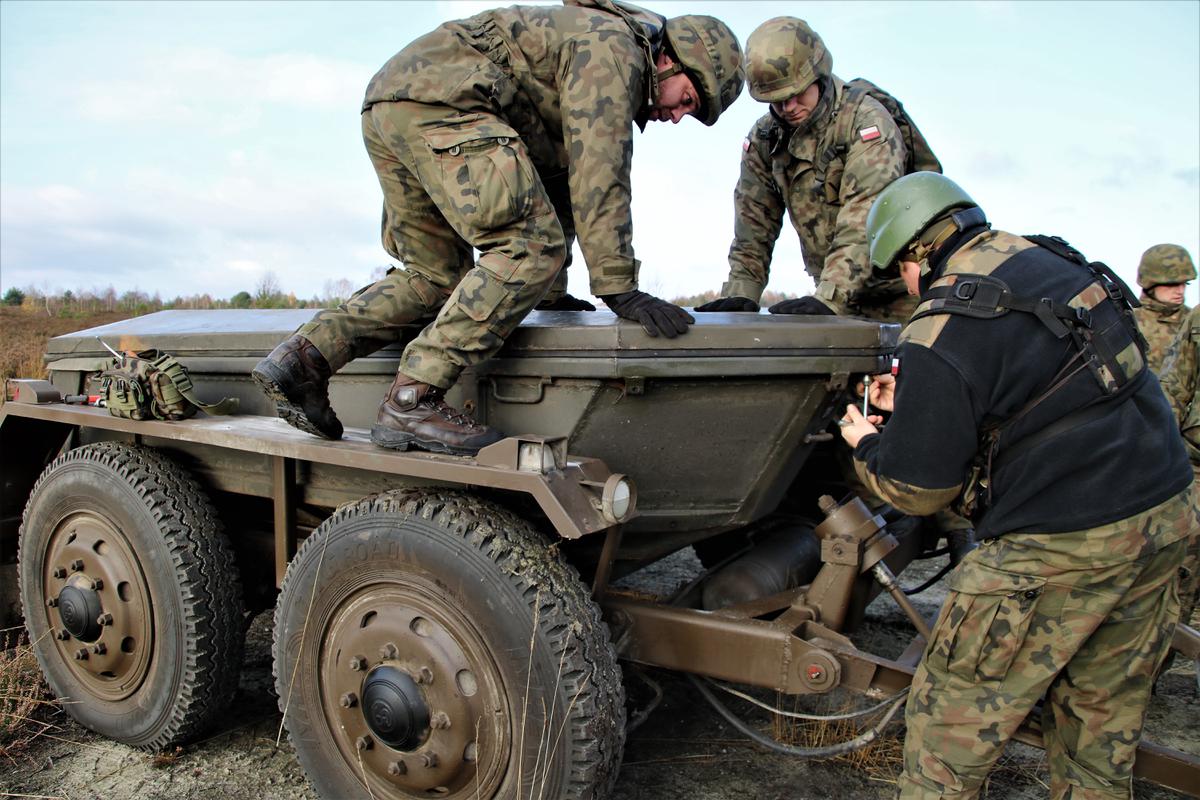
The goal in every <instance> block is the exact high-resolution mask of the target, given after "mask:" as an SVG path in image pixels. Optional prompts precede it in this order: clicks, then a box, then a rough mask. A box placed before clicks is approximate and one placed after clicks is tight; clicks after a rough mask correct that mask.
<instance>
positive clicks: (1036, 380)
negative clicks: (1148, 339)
mask: <svg viewBox="0 0 1200 800" xmlns="http://www.w3.org/2000/svg"><path fill="white" fill-rule="evenodd" d="M930 267H931V269H932V271H931V273H930V275H929V276H928V277H922V285H921V289H922V304H921V306H920V307H919V308H918V314H919V313H920V312H921V311H924V310H932V309H933V303H934V302H935V301H934V300H933V299H932V298H933V297H934V296H935V295H936V292H933V290H934V289H936V288H938V287H943V286H952V285H954V284H955V283H956V282H958V281H959V280H965V279H966V278H965V277H964V276H971V275H981V276H983V275H986V276H990V277H991V278H995V279H997V280H1000V281H1003V282H1004V283H1005V284H1007V285H1008V286H1009V287H1010V289H1011V291H1012V293H1013V294H1014V295H1016V296H1018V297H1036V298H1042V297H1049V298H1051V299H1053V300H1055V301H1057V302H1059V303H1063V304H1066V305H1069V306H1072V307H1076V308H1086V309H1088V310H1089V312H1090V314H1091V316H1092V317H1093V318H1094V319H1095V321H1096V324H1097V326H1098V327H1099V326H1101V325H1103V326H1106V327H1107V326H1109V325H1110V324H1111V323H1112V322H1113V321H1114V320H1116V319H1118V318H1119V317H1118V316H1117V315H1118V314H1119V313H1120V311H1119V309H1118V308H1117V307H1116V305H1115V304H1114V303H1112V301H1110V300H1108V296H1107V294H1106V293H1105V292H1104V290H1103V289H1102V288H1100V285H1099V283H1097V281H1096V279H1095V278H1094V276H1093V275H1092V273H1091V272H1090V271H1089V270H1088V269H1087V268H1086V267H1084V266H1082V265H1080V264H1077V263H1075V262H1072V261H1069V260H1067V259H1065V258H1062V257H1060V256H1059V255H1056V254H1055V253H1053V252H1051V251H1050V250H1048V249H1046V248H1044V247H1039V246H1037V245H1035V244H1034V243H1033V242H1031V241H1029V240H1028V239H1025V238H1022V237H1019V236H1014V235H1013V234H1010V233H1005V232H1003V231H989V230H985V229H984V228H983V227H982V226H980V227H979V228H974V229H969V230H967V231H964V232H962V233H959V234H956V235H955V236H954V237H952V238H951V239H950V240H949V241H948V242H947V243H946V245H944V246H943V249H942V250H941V251H939V252H938V253H937V254H935V255H934V256H933V257H932V258H931V259H930ZM1105 304H1107V306H1105ZM1132 336H1133V331H1132V330H1131V329H1126V334H1125V336H1124V339H1125V341H1126V342H1127V345H1126V346H1125V347H1123V348H1120V349H1119V350H1116V352H1118V353H1123V352H1125V351H1126V350H1128V351H1129V352H1130V353H1137V348H1136V346H1135V345H1134V342H1133V339H1132ZM1108 344H1110V345H1111V346H1112V347H1113V348H1114V349H1116V348H1117V347H1118V345H1117V344H1116V343H1115V340H1114V341H1110V342H1109V343H1108ZM896 357H897V359H898V360H899V361H898V374H897V377H896V394H895V400H894V409H895V410H894V411H893V413H892V415H891V419H889V420H888V423H887V426H886V427H885V428H884V430H883V431H882V432H881V433H879V434H872V435H868V436H864V437H863V438H862V439H861V440H860V441H859V443H858V446H857V447H856V448H855V450H854V467H855V472H856V473H857V474H858V475H859V477H860V478H861V479H862V480H863V482H864V483H865V484H866V485H867V487H868V488H869V489H871V490H872V491H874V492H875V493H876V494H878V495H879V496H880V497H882V498H883V499H885V500H886V501H888V502H889V503H891V504H892V505H893V506H895V507H896V508H898V509H900V510H901V511H904V512H906V513H909V514H919V515H925V514H930V513H933V512H934V511H937V510H938V509H940V508H942V507H945V506H947V505H949V504H950V503H951V502H952V501H954V499H955V498H956V497H957V496H958V494H959V492H960V490H961V489H962V488H963V486H964V484H972V483H973V481H972V480H971V478H972V469H973V467H974V466H976V465H977V464H978V463H979V462H978V461H977V460H976V455H977V454H978V453H979V451H980V442H981V438H982V436H983V434H984V431H985V430H987V429H988V427H990V425H992V424H993V423H996V422H999V421H1002V420H1004V421H1008V420H1011V424H1009V425H1007V426H1006V427H1005V428H1004V429H1003V433H1002V435H1001V437H1000V440H999V446H998V448H997V449H996V450H995V451H994V455H995V457H996V459H995V462H994V464H993V467H992V471H991V481H990V504H989V505H987V506H986V507H985V508H984V509H983V510H982V513H981V514H980V515H979V516H978V517H977V518H976V519H975V522H976V528H975V530H976V535H977V537H979V538H980V539H987V538H992V537H995V536H1000V535H1003V534H1006V533H1012V532H1022V533H1055V532H1067V531H1076V530H1083V529H1085V528H1093V527H1096V526H1099V525H1107V524H1109V523H1112V522H1116V521H1118V520H1122V519H1126V518H1128V517H1130V516H1132V515H1133V514H1136V513H1138V512H1141V511H1145V510H1147V509H1150V508H1153V507H1154V506H1156V505H1158V504H1159V503H1162V502H1165V501H1166V500H1168V499H1169V498H1171V497H1173V496H1174V495H1176V494H1178V493H1180V492H1182V491H1184V490H1185V489H1186V488H1187V487H1188V486H1189V485H1190V484H1191V482H1192V471H1191V470H1190V469H1189V468H1188V464H1187V455H1186V453H1185V452H1184V448H1183V445H1182V443H1181V442H1180V440H1179V435H1178V433H1177V432H1176V426H1175V421H1174V419H1173V418H1172V416H1171V410H1170V408H1169V407H1168V406H1167V401H1166V400H1165V399H1164V398H1163V396H1162V392H1161V390H1160V389H1159V388H1158V385H1157V382H1156V381H1155V380H1154V377H1153V376H1152V375H1150V374H1149V372H1147V371H1146V370H1144V369H1143V368H1142V364H1143V362H1142V361H1141V358H1140V356H1138V357H1136V358H1134V359H1133V360H1132V361H1131V362H1130V363H1129V370H1130V373H1131V375H1130V376H1129V377H1130V378H1131V380H1132V381H1133V382H1132V383H1131V384H1130V387H1131V388H1130V391H1129V392H1126V393H1124V394H1107V393H1106V391H1105V389H1104V388H1103V387H1102V386H1101V383H1100V381H1099V380H1097V378H1096V377H1094V376H1093V374H1092V372H1091V371H1090V370H1087V369H1083V370H1076V371H1075V372H1074V373H1073V374H1071V375H1070V376H1069V377H1068V378H1067V379H1066V381H1065V382H1064V383H1062V386H1061V388H1060V389H1058V390H1055V391H1053V392H1051V393H1048V394H1047V393H1046V391H1047V389H1048V387H1050V386H1052V385H1054V384H1055V383H1057V382H1058V381H1059V380H1060V379H1061V378H1062V376H1063V374H1064V365H1065V366H1066V367H1067V368H1068V369H1069V368H1070V365H1071V364H1072V363H1074V362H1075V361H1077V357H1076V351H1075V350H1074V348H1068V349H1066V350H1064V348H1063V342H1062V340H1061V339H1059V338H1058V337H1057V335H1056V334H1055V333H1053V332H1051V330H1050V329H1049V328H1048V327H1047V326H1046V324H1045V323H1043V322H1042V321H1041V320H1040V319H1039V318H1038V317H1036V316H1035V315H1034V314H1032V313H1017V312H1010V313H1006V314H1004V315H1002V316H1000V317H997V318H995V319H975V318H971V317H967V316H960V315H950V314H932V315H930V316H924V317H919V318H914V320H913V321H912V322H911V323H909V325H908V326H907V327H906V328H905V329H904V331H903V332H902V333H901V338H900V344H899V346H898V347H897V349H896ZM1119 358H1120V356H1118V359H1119ZM1039 397H1040V398H1041V399H1040V401H1039V402H1037V403H1036V404H1035V405H1032V406H1030V403H1031V401H1032V400H1034V399H1037V398H1039ZM1106 397H1108V398H1113V399H1112V400H1111V401H1108V403H1107V405H1106V404H1105V400H1106ZM1089 407H1096V408H1101V409H1104V413H1103V415H1102V416H1100V417H1099V418H1098V419H1095V420H1090V421H1088V422H1086V423H1081V424H1074V425H1068V426H1065V427H1056V426H1055V423H1057V422H1058V421H1060V420H1063V419H1066V418H1069V415H1071V414H1074V413H1075V412H1077V411H1079V410H1080V409H1084V408H1089ZM1039 434H1040V435H1039ZM1018 444H1019V446H1017V445H1018ZM1162 544H1165V542H1163V543H1162Z"/></svg>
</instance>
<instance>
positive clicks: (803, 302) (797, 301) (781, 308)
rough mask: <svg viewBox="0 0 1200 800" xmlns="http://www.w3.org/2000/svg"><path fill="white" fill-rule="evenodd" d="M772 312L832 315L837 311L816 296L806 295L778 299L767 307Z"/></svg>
mask: <svg viewBox="0 0 1200 800" xmlns="http://www.w3.org/2000/svg"><path fill="white" fill-rule="evenodd" d="M767 310H768V311H770V312H771V313H772V314H829V315H833V314H836V313H837V312H836V311H834V310H833V309H832V308H830V307H829V306H827V305H825V304H824V303H822V302H821V301H820V300H818V299H817V298H815V297H813V296H811V295H808V296H806V297H794V298H792V299H791V300H780V301H779V302H778V303H776V304H775V305H773V306H771V307H770V308H769V309H767Z"/></svg>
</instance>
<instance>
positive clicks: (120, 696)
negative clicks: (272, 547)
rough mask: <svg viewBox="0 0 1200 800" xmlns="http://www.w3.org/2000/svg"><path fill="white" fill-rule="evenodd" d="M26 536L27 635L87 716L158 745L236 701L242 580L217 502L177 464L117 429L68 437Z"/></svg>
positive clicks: (89, 721) (54, 679)
mask: <svg viewBox="0 0 1200 800" xmlns="http://www.w3.org/2000/svg"><path fill="white" fill-rule="evenodd" d="M19 547H20V550H19V561H20V567H19V571H20V582H21V603H22V607H23V611H24V614H25V624H26V626H27V628H28V629H29V638H30V641H32V642H33V643H34V651H35V653H36V654H37V658H38V662H39V663H40V664H41V667H42V671H43V673H44V674H45V676H46V680H47V681H48V682H49V684H50V688H51V689H52V690H53V691H54V693H55V694H56V695H57V696H58V697H60V698H63V699H64V701H65V702H64V704H63V707H64V708H65V710H66V711H67V713H68V714H70V715H71V716H72V717H74V718H75V719H76V720H77V721H78V722H79V723H80V724H82V725H84V726H85V727H87V728H91V729H92V730H94V731H96V732H98V733H101V734H104V735H105V736H109V737H111V738H113V739H116V740H117V741H120V742H124V743H126V744H129V745H133V746H135V747H140V748H143V749H147V750H158V749H162V748H164V747H166V746H168V745H171V744H174V743H176V742H180V741H183V740H186V739H189V738H192V737H194V736H195V735H196V734H198V733H200V732H201V730H203V729H204V728H205V727H206V726H207V725H208V724H209V723H210V722H211V721H213V720H215V719H216V718H218V717H219V716H220V715H221V713H222V712H223V711H224V709H225V708H226V707H227V706H228V705H229V702H230V700H231V699H232V698H233V693H234V691H235V690H236V688H237V681H238V670H239V669H240V667H241V660H242V643H243V637H244V633H243V626H242V620H241V587H240V584H239V581H238V577H237V572H236V566H235V564H234V557H233V553H232V550H231V549H230V547H229V544H228V542H227V541H226V539H225V536H224V534H223V533H222V531H221V527H220V523H219V522H218V521H217V517H216V514H215V512H214V510H213V507H212V505H211V504H210V502H209V501H208V499H207V497H206V496H205V494H204V491H203V490H202V489H201V488H200V486H199V484H197V483H196V481H195V480H194V479H193V478H192V477H191V476H190V475H188V474H187V473H186V472H185V471H184V470H183V469H182V468H180V467H179V466H178V465H176V464H175V463H173V462H172V461H170V460H169V459H167V458H165V457H164V456H162V455H160V454H158V453H156V452H154V451H152V450H149V449H146V448H142V447H132V446H129V445H124V444H119V443H116V442H103V443H99V444H92V445H88V446H86V447H81V448H78V449H76V450H72V451H70V452H69V453H67V454H65V455H63V456H61V457H59V458H58V459H57V460H55V461H54V462H53V463H51V464H50V466H48V467H47V468H46V470H45V471H44V472H43V473H42V475H41V477H40V478H38V481H37V483H36V484H35V485H34V488H33V491H32V492H31V493H30V496H29V501H28V503H27V504H26V506H25V515H24V519H23V521H22V524H21V532H20V545H19Z"/></svg>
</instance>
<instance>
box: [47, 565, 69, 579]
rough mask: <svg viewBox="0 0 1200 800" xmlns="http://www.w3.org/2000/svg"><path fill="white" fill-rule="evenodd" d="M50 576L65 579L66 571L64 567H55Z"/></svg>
mask: <svg viewBox="0 0 1200 800" xmlns="http://www.w3.org/2000/svg"><path fill="white" fill-rule="evenodd" d="M51 574H52V575H53V576H54V577H56V578H58V579H60V580H61V579H62V578H65V577H67V570H66V568H65V567H55V568H54V572H52V573H51Z"/></svg>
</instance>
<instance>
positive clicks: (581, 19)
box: [297, 6, 664, 388]
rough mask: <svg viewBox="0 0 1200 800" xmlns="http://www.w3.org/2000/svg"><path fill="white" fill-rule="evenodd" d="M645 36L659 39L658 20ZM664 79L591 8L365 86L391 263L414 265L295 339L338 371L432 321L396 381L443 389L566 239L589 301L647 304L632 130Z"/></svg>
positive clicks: (527, 301)
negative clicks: (642, 292)
mask: <svg viewBox="0 0 1200 800" xmlns="http://www.w3.org/2000/svg"><path fill="white" fill-rule="evenodd" d="M636 22H637V24H640V25H642V26H643V31H642V32H643V33H644V34H645V35H646V36H648V37H650V38H654V39H657V38H658V37H660V36H661V28H662V25H663V22H664V21H663V19H662V18H661V17H658V16H657V15H652V14H648V13H647V14H645V15H644V16H643V17H640V18H638V20H637V21H636ZM652 68H653V67H652V65H651V64H650V63H649V57H648V54H647V52H646V51H645V48H644V44H643V42H642V41H641V40H639V38H638V36H636V35H635V32H634V31H633V29H632V28H631V25H630V23H628V22H626V20H625V19H622V18H621V17H619V16H617V15H615V14H610V13H605V12H602V11H599V10H597V9H594V8H579V7H544V8H543V7H532V8H531V7H520V6H514V7H511V8H507V9H498V10H495V11H488V12H485V13H482V14H479V15H476V16H474V17H471V18H469V19H465V20H459V21H455V22H449V23H446V24H444V25H442V26H441V27H439V28H437V29H436V30H434V31H433V32H432V33H429V34H427V35H425V36H423V37H421V38H419V39H417V40H416V41H414V42H413V43H412V44H410V45H409V46H408V47H406V48H405V49H404V50H402V51H401V52H400V53H398V54H397V55H396V56H394V57H393V58H392V59H391V60H390V61H388V63H387V64H385V65H384V67H383V68H382V69H381V70H380V71H379V72H378V73H377V74H376V75H375V77H374V78H373V79H372V80H371V83H370V85H369V86H368V88H367V93H366V98H365V100H364V102H363V115H362V123H363V138H364V141H365V143H366V147H367V152H368V154H369V155H370V156H371V161H372V163H373V164H374V166H375V170H376V173H377V175H378V177H379V182H380V186H381V187H382V189H383V194H384V215H383V245H384V249H385V250H387V252H388V253H389V254H390V255H392V256H393V257H394V258H396V259H398V260H400V261H401V262H402V263H403V264H404V268H403V269H396V270H392V271H390V272H389V273H388V274H387V275H386V276H385V277H384V278H383V279H382V280H380V281H378V282H376V283H375V284H373V285H372V286H369V287H366V288H365V289H363V290H361V291H360V292H359V293H358V294H356V295H355V296H354V297H352V298H351V299H350V300H349V301H347V302H346V303H345V304H343V305H342V306H339V307H338V308H336V309H331V310H327V311H323V312H321V313H320V314H318V315H317V316H316V317H315V318H314V319H313V320H312V321H311V322H309V323H308V324H307V325H305V326H304V327H302V328H301V329H300V330H299V331H297V333H298V334H299V335H301V336H303V337H305V338H307V339H308V340H309V341H311V342H312V343H313V344H314V345H316V347H317V349H318V350H320V352H321V354H322V355H323V356H324V357H325V359H326V360H327V361H328V362H329V364H330V367H331V369H332V370H333V371H337V369H338V368H340V367H341V366H342V365H344V364H345V363H346V362H347V361H349V360H350V359H352V358H355V357H357V356H359V355H363V354H365V353H369V352H371V351H373V350H375V349H377V348H378V347H380V346H382V345H384V344H387V343H389V342H393V341H396V340H397V339H398V338H399V337H400V335H401V332H402V328H403V326H404V325H405V324H406V323H410V322H413V321H417V320H427V319H429V318H433V321H432V322H431V323H430V324H429V325H428V326H427V327H426V328H425V330H424V331H422V333H421V334H420V335H419V336H418V337H417V338H416V339H415V340H414V341H412V342H411V343H410V344H409V345H408V347H407V348H406V350H405V352H404V356H403V359H402V363H401V371H402V372H404V373H405V374H407V375H409V376H410V377H412V378H415V379H417V380H419V381H421V382H424V383H428V384H431V385H433V386H438V387H442V388H446V387H448V386H450V385H451V384H452V383H453V382H454V381H455V379H456V378H457V376H458V373H459V371H460V370H461V369H462V368H464V367H466V366H469V365H471V364H475V363H478V362H479V361H482V360H483V359H486V358H487V357H488V356H490V355H491V354H493V353H494V352H495V351H496V350H497V349H499V347H500V345H501V344H503V342H504V340H505V338H506V337H507V336H508V334H509V333H510V332H511V331H512V330H513V329H514V328H515V327H516V325H517V324H518V323H519V322H520V320H521V319H523V318H524V316H525V315H526V314H527V313H528V312H529V310H530V309H532V308H533V307H534V305H535V304H536V303H537V302H538V301H539V300H540V299H541V298H542V297H543V295H544V294H545V293H546V292H547V290H548V289H549V288H550V287H551V285H552V284H553V283H554V281H555V279H556V277H558V276H559V272H560V269H561V268H562V267H563V265H564V263H565V261H566V258H567V254H568V252H569V250H570V234H571V232H572V228H578V231H579V239H580V245H581V247H582V250H583V253H584V256H585V258H586V261H587V264H588V270H589V274H590V277H591V291H592V292H593V293H594V294H596V295H612V294H618V293H621V292H626V291H629V290H632V289H635V288H636V287H637V276H638V267H639V262H638V261H637V259H636V258H634V254H633V244H632V233H633V230H632V220H631V217H630V211H629V202H630V178H629V172H630V164H631V157H632V153H633V141H632V134H633V130H632V128H633V123H634V122H635V121H638V122H642V123H644V119H645V118H644V116H643V115H644V113H645V108H646V96H647V92H648V88H647V80H648V74H647V73H648V71H649V70H650V69H652ZM473 250H479V251H480V257H479V260H478V262H477V263H476V262H474V261H473Z"/></svg>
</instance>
